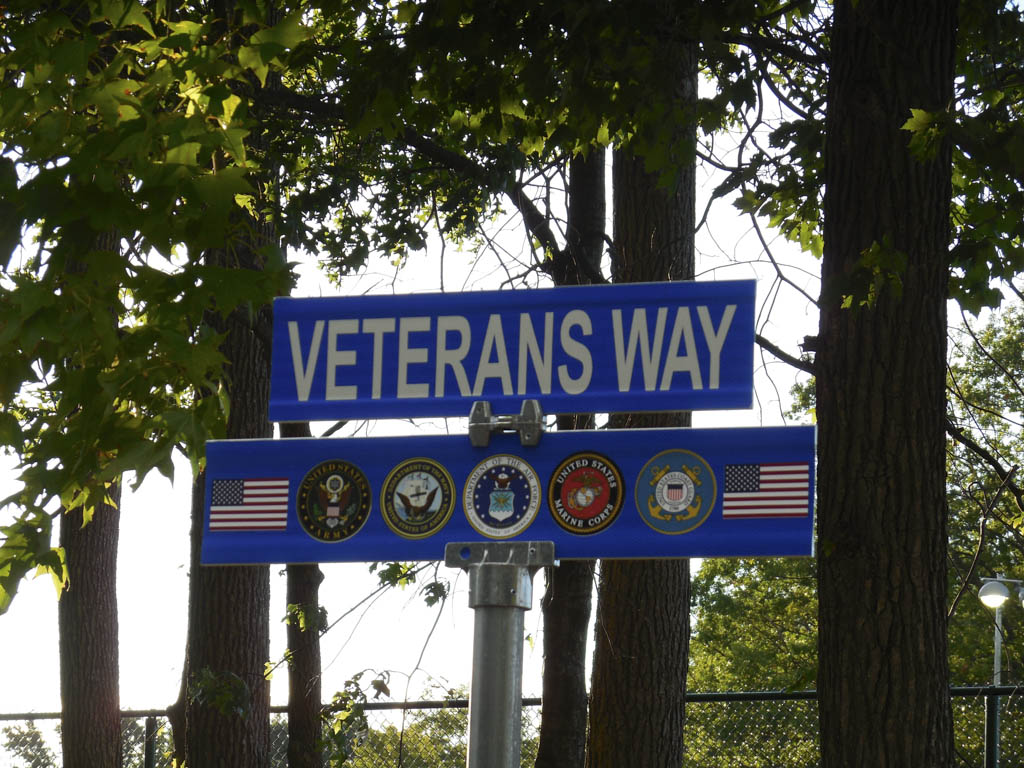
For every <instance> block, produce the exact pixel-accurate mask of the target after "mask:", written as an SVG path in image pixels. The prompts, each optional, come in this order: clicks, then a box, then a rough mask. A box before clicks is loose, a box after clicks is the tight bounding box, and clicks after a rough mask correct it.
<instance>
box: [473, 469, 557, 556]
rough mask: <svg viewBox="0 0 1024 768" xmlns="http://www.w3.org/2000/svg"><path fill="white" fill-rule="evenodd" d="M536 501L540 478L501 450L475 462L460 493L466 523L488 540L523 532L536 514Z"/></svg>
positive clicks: (537, 503)
mask: <svg viewBox="0 0 1024 768" xmlns="http://www.w3.org/2000/svg"><path fill="white" fill-rule="evenodd" d="M540 500H541V491H540V479H539V478H538V477H537V473H536V472H534V471H533V467H531V466H530V465H529V464H527V463H526V462H525V461H523V460H522V459H520V458H519V457H517V456H510V455H508V454H502V453H499V454H496V455H494V456H491V457H489V458H487V459H484V460H483V461H481V462H480V463H479V464H477V465H476V468H475V469H474V470H473V471H472V472H470V473H469V478H468V479H467V480H466V487H465V489H464V490H463V493H462V504H463V506H464V507H465V509H466V519H467V520H469V524H470V525H472V526H473V527H474V528H475V529H476V530H477V531H478V532H479V533H482V534H483V535H484V536H487V537H489V538H492V539H508V538H511V537H512V536H515V535H517V534H519V533H522V532H523V531H525V530H526V529H527V528H528V527H529V526H530V523H532V522H533V521H534V519H535V518H536V517H537V510H538V509H540Z"/></svg>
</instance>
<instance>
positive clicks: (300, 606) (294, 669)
mask: <svg viewBox="0 0 1024 768" xmlns="http://www.w3.org/2000/svg"><path fill="white" fill-rule="evenodd" d="M280 430H281V437H283V438H287V437H310V430H309V424H308V422H302V423H294V424H281V425H280ZM286 573H287V586H286V588H285V589H286V593H287V595H286V598H287V604H288V606H287V617H286V621H287V624H288V629H287V641H288V651H287V661H288V765H289V766H290V768H320V766H322V765H323V762H324V760H323V729H324V718H323V702H322V698H321V697H322V692H321V685H320V679H321V670H320V633H321V632H322V631H323V630H324V621H323V616H322V614H321V608H320V583H321V582H322V581H323V580H324V574H323V571H321V570H320V566H319V565H317V564H316V563H292V564H289V565H288V568H287V571H286Z"/></svg>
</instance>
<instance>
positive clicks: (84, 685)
mask: <svg viewBox="0 0 1024 768" xmlns="http://www.w3.org/2000/svg"><path fill="white" fill-rule="evenodd" d="M120 499H121V487H120V484H115V485H113V486H112V487H111V488H110V503H109V504H104V505H102V506H99V507H97V509H96V511H95V514H94V515H93V517H92V519H91V520H90V521H89V523H88V524H87V525H84V526H83V525H82V510H81V509H75V510H72V511H70V512H65V513H64V514H62V515H61V516H60V546H62V547H63V548H64V554H65V557H66V558H67V566H68V576H69V580H68V585H67V587H66V588H65V589H64V591H63V593H62V594H61V598H60V601H59V602H58V603H57V623H58V629H59V633H60V694H61V747H62V752H63V765H64V766H65V768H120V766H121V711H120V699H119V694H118V683H119V677H118V669H119V667H118V645H117V631H118V628H117V539H118V525H119V523H120Z"/></svg>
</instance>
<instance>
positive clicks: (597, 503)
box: [548, 452, 622, 534]
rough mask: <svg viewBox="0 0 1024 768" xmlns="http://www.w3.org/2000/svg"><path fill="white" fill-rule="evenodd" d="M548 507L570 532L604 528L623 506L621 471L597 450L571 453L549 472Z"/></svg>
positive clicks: (594, 531)
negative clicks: (594, 451)
mask: <svg viewBox="0 0 1024 768" xmlns="http://www.w3.org/2000/svg"><path fill="white" fill-rule="evenodd" d="M548 506H549V507H550V508H551V515H552V517H554V518H555V522H556V523H558V524H559V525H560V526H562V527H563V528H564V529H565V530H567V531H569V532H570V533H577V534H588V533H597V532H598V531H603V530H604V529H605V528H607V527H608V526H609V525H611V524H612V523H613V522H614V521H615V518H617V517H618V515H619V510H620V509H622V474H621V473H620V472H619V468H618V467H616V466H615V465H614V464H613V463H612V462H611V461H610V460H609V459H608V458H607V457H605V456H602V455H601V454H599V453H589V452H587V453H574V454H573V455H572V456H570V457H569V458H567V459H566V460H565V461H563V462H562V463H561V464H559V465H558V468H557V469H556V470H555V471H554V473H553V474H552V475H551V481H550V482H549V483H548Z"/></svg>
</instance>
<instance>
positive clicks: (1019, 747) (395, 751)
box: [0, 687, 1024, 768]
mask: <svg viewBox="0 0 1024 768" xmlns="http://www.w3.org/2000/svg"><path fill="white" fill-rule="evenodd" d="M995 694H998V696H999V704H1000V710H1001V728H1000V742H1001V755H1000V760H999V763H998V765H1000V766H1003V767H1004V768H1017V766H1022V765H1024V703H1022V699H1021V696H1020V692H1019V691H1018V689H1016V688H1012V687H1002V688H998V689H997V688H991V687H989V688H957V689H953V690H952V691H951V696H952V699H951V700H952V707H953V722H954V727H955V734H956V755H957V766H958V768H985V766H986V765H991V763H989V764H987V763H986V755H985V709H986V700H987V699H989V698H990V697H992V696H994V695H995ZM539 704H540V702H539V700H538V699H525V700H524V705H525V706H524V709H523V759H522V766H523V768H529V767H530V766H532V765H533V762H534V758H535V757H536V749H537V734H538V732H539V728H540V707H539ZM284 711H285V710H284V709H283V708H281V707H274V708H273V713H274V714H273V717H272V721H271V750H272V758H271V766H272V768H286V766H287V758H286V755H287V751H288V728H287V720H286V719H285V717H286V715H285V714H284ZM365 712H366V718H367V724H368V726H369V730H368V732H367V734H366V738H365V739H364V740H363V742H362V743H361V744H360V745H359V746H358V747H357V748H356V749H355V752H354V754H353V755H352V756H351V757H350V759H349V761H348V762H347V763H346V764H345V765H347V766H351V768H395V767H396V766H398V765H401V766H402V768H463V767H464V766H465V764H466V750H465V737H466V717H467V712H466V702H465V700H454V701H433V702H408V704H407V705H403V704H402V703H378V702H372V703H368V704H366V705H365ZM124 714H125V717H124V720H123V723H124V731H123V732H124V758H125V759H124V766H125V768H170V765H171V760H170V749H171V743H170V732H169V726H168V724H167V719H166V717H165V716H164V713H163V711H162V710H148V711H147V710H143V711H131V712H126V713H124ZM5 721H6V722H5ZM59 722H60V715H59V714H57V713H36V714H14V715H0V768H58V766H59V764H60V762H59V754H60V749H59V728H58V724H59ZM818 759H819V758H818V713H817V705H816V702H815V693H814V691H798V692H728V693H691V694H689V695H688V696H687V704H686V760H685V763H684V765H685V768H815V767H816V766H817V765H818ZM400 761H401V762H400Z"/></svg>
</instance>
